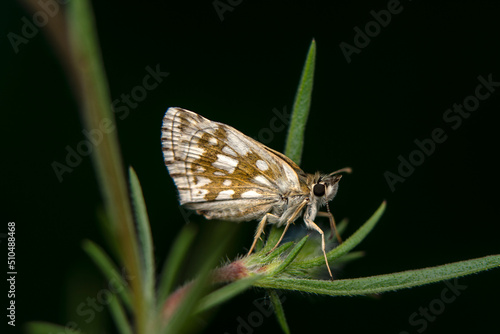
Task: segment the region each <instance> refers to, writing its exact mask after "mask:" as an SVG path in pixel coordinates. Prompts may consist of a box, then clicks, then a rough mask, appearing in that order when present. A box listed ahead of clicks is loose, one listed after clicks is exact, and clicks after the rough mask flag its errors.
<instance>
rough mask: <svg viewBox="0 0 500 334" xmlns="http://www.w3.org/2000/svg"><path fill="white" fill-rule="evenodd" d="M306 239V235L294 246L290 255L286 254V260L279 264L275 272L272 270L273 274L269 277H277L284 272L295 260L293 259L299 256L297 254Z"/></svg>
mask: <svg viewBox="0 0 500 334" xmlns="http://www.w3.org/2000/svg"><path fill="white" fill-rule="evenodd" d="M308 238H309V236H308V235H306V236H305V237H303V238H302V239H301V240H300V241H299V242H298V243H297V244H296V245H295V247H293V248H292V250H291V251H290V253H289V254H287V256H286V258H285V259H284V260H283V261H282V262H281V264H280V265H279V266H278V267H277V268H276V269H275V270H273V272H272V273H271V275H278V274H279V273H281V272H282V271H283V270H285V269H286V267H288V265H289V264H290V263H292V261H293V260H295V258H296V257H297V255H298V254H299V252H300V251H301V250H302V247H304V245H305V244H306V242H307V239H308Z"/></svg>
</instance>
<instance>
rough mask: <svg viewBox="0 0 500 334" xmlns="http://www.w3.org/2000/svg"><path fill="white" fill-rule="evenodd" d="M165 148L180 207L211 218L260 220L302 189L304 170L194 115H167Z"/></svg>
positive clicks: (181, 111)
mask: <svg viewBox="0 0 500 334" xmlns="http://www.w3.org/2000/svg"><path fill="white" fill-rule="evenodd" d="M162 149H163V157H164V161H165V165H166V166H167V168H168V171H169V173H170V176H171V177H172V178H173V180H174V182H175V184H176V186H177V189H178V191H179V197H180V203H181V204H183V205H186V206H187V207H189V208H193V209H196V210H198V211H199V212H200V213H202V214H204V215H205V216H206V217H207V218H224V219H228V220H250V219H255V218H257V217H259V216H261V215H262V214H263V213H265V212H269V211H270V209H271V208H272V207H273V206H275V205H276V203H277V202H280V201H283V195H285V194H287V193H289V192H290V191H300V189H301V185H300V184H301V183H300V181H299V176H298V174H297V171H300V168H299V167H298V166H296V165H295V164H293V162H292V164H293V165H291V164H290V162H291V161H286V160H284V159H283V158H282V157H280V155H278V154H276V152H274V151H272V150H271V149H269V148H267V147H266V146H264V145H263V144H261V143H259V142H257V141H256V140H254V139H252V138H250V137H248V136H246V135H244V134H242V133H241V132H239V131H238V130H236V129H234V128H232V127H230V126H228V125H226V124H222V123H218V122H214V121H210V120H208V119H206V118H204V117H202V116H200V115H198V114H196V113H194V112H192V111H189V110H185V109H181V108H169V109H168V110H167V112H166V113H165V116H164V118H163V127H162ZM287 159H288V158H287ZM288 160H289V159H288ZM300 172H301V171H300ZM302 173H303V172H302Z"/></svg>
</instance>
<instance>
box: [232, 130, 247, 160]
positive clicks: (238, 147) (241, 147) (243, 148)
mask: <svg viewBox="0 0 500 334" xmlns="http://www.w3.org/2000/svg"><path fill="white" fill-rule="evenodd" d="M227 142H228V143H229V145H230V146H231V148H232V149H233V150H235V151H236V153H238V154H239V155H241V156H245V155H247V154H248V153H249V152H250V148H249V147H248V145H247V144H246V143H245V142H243V141H242V140H241V139H240V138H238V137H237V136H235V135H234V134H233V133H231V132H228V134H227Z"/></svg>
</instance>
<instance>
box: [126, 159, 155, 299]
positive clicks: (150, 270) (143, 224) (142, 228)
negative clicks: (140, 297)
mask: <svg viewBox="0 0 500 334" xmlns="http://www.w3.org/2000/svg"><path fill="white" fill-rule="evenodd" d="M129 178H130V193H131V197H132V204H133V208H134V213H135V221H136V224H137V235H138V238H139V243H140V247H139V254H140V256H141V260H142V267H143V283H144V294H145V298H146V301H147V303H148V305H150V306H151V307H153V306H154V305H155V300H154V298H155V294H154V289H155V263H154V254H153V237H152V236H151V228H150V224H149V218H148V211H147V209H146V203H145V202H144V195H143V194H142V189H141V184H140V183H139V179H138V178H137V174H136V173H135V171H134V169H133V168H132V167H130V168H129Z"/></svg>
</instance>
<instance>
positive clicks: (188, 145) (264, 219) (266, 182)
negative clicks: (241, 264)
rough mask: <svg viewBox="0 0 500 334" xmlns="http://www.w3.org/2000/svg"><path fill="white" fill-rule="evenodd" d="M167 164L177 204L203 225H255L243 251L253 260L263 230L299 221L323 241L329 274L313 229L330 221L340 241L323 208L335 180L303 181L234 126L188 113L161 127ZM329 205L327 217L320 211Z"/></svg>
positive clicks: (172, 115) (314, 177) (168, 118)
mask: <svg viewBox="0 0 500 334" xmlns="http://www.w3.org/2000/svg"><path fill="white" fill-rule="evenodd" d="M161 142H162V150H163V158H164V161H165V165H166V166H167V168H168V172H169V174H170V176H171V177H172V179H173V180H174V182H175V185H176V186H177V190H178V192H179V200H180V204H181V205H183V206H184V207H186V208H188V209H192V210H195V211H196V213H198V214H200V215H203V216H204V217H205V218H206V219H221V220H227V221H234V222H243V221H251V220H259V221H260V222H259V224H258V226H257V229H256V232H255V237H254V240H253V243H252V246H251V247H250V250H249V251H248V255H249V254H251V253H252V251H253V250H254V248H255V245H256V243H257V240H258V239H259V238H260V236H261V234H262V232H263V230H264V227H265V226H266V225H267V224H276V225H277V226H278V227H280V226H283V225H284V226H285V228H284V231H283V233H282V235H281V238H280V239H279V241H278V242H277V243H276V245H275V246H274V248H273V250H274V249H275V248H276V247H277V246H278V245H279V243H280V242H281V240H282V239H283V236H284V235H285V233H286V231H287V230H288V227H289V226H290V224H291V223H293V222H294V221H295V220H296V219H298V218H299V217H303V220H304V223H305V225H306V227H307V228H309V229H311V230H315V231H317V232H318V233H319V234H320V235H321V247H322V251H323V255H324V258H325V262H326V267H327V269H328V272H329V274H330V277H332V278H333V276H332V272H331V270H330V266H329V265H328V260H327V256H326V250H325V236H324V233H323V231H322V230H321V228H319V227H318V225H316V223H315V222H314V220H315V218H316V217H317V216H324V217H328V218H329V221H330V226H331V230H332V234H331V236H330V238H332V237H333V233H334V231H335V234H336V236H337V239H338V241H339V242H341V241H342V240H341V238H340V236H339V234H338V233H337V230H336V227H335V220H334V218H333V215H332V214H331V213H330V210H329V207H328V202H329V201H331V200H332V199H333V198H334V197H335V195H336V194H337V190H338V184H339V180H340V178H341V177H342V175H341V174H340V173H342V172H350V171H351V170H350V168H348V167H347V168H343V169H340V170H337V171H335V172H333V173H330V174H322V173H319V172H316V173H314V174H307V173H305V172H303V171H302V169H300V167H299V166H297V164H295V163H294V162H293V161H292V160H291V159H289V158H288V157H287V156H285V155H284V154H282V153H279V152H277V151H275V150H273V149H271V148H269V147H267V146H265V145H263V144H261V143H259V142H258V141H256V140H254V139H252V138H250V137H248V136H246V135H244V134H243V133H241V132H239V131H238V130H236V129H234V128H233V127H231V126H229V125H226V124H223V123H219V122H214V121H211V120H208V119H206V118H204V117H202V116H200V115H198V114H196V113H194V112H192V111H189V110H186V109H182V108H169V109H168V110H167V112H166V113H165V116H164V118H163V125H162V135H161ZM323 206H326V211H325V212H323V211H319V209H320V208H321V207H323Z"/></svg>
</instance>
